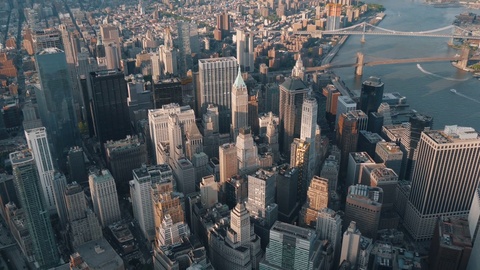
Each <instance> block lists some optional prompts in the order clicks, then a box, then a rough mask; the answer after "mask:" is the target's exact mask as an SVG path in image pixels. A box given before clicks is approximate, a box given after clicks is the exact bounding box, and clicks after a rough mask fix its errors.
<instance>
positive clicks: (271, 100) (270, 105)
mask: <svg viewBox="0 0 480 270" xmlns="http://www.w3.org/2000/svg"><path fill="white" fill-rule="evenodd" d="M279 108H280V86H279V85H278V84H277V83H267V84H266V85H265V111H267V112H272V113H274V114H275V115H279V114H280V109H279Z"/></svg>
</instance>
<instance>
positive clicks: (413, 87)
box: [332, 0, 480, 131]
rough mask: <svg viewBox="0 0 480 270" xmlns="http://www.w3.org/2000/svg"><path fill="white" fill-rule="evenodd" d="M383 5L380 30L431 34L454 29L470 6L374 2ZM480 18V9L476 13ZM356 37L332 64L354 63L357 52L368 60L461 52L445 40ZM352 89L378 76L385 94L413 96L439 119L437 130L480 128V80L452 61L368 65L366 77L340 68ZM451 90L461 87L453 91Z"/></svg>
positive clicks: (413, 0)
mask: <svg viewBox="0 0 480 270" xmlns="http://www.w3.org/2000/svg"><path fill="white" fill-rule="evenodd" d="M366 2H371V3H378V4H382V5H383V6H384V7H385V8H386V11H385V13H386V15H387V16H385V18H384V19H383V21H382V22H380V24H379V25H378V26H379V27H382V28H386V29H391V30H398V31H407V32H417V31H427V30H432V29H437V28H441V27H444V26H448V25H451V24H452V23H453V21H454V19H455V15H458V14H460V13H462V12H465V11H469V10H468V9H466V8H463V7H458V8H435V7H433V6H428V5H426V4H425V3H424V2H423V1H420V0H410V1H409V0H368V1H366ZM470 12H474V13H475V12H476V13H479V14H480V10H470ZM360 38H361V36H357V35H355V36H354V35H352V36H350V38H349V39H348V40H347V41H346V43H345V44H344V45H343V47H342V48H341V49H340V51H339V53H338V54H337V56H336V57H335V58H334V59H333V61H332V64H338V63H353V62H354V61H355V57H356V53H357V52H359V51H360V52H363V53H364V54H365V59H366V61H369V60H370V61H372V60H382V59H397V58H416V57H447V56H454V55H455V54H457V53H458V54H460V52H459V51H457V50H455V49H453V48H450V47H448V45H447V42H448V40H447V39H445V38H430V37H399V36H374V35H370V36H369V35H367V36H365V38H366V43H365V44H361V42H360ZM335 73H336V74H337V75H339V76H340V77H341V79H342V80H343V81H344V82H345V84H346V86H347V87H349V88H350V89H360V88H361V83H362V81H363V80H365V79H366V78H368V77H369V76H377V77H380V78H381V79H382V81H383V82H384V83H385V92H399V93H400V94H401V95H403V96H406V97H407V102H408V104H410V108H411V109H415V110H417V111H418V112H420V113H425V114H428V115H431V116H433V118H434V128H435V129H443V127H444V125H454V124H456V125H461V126H471V127H474V128H475V129H476V130H477V131H479V130H480V81H479V80H477V79H476V78H473V77H472V74H471V73H468V72H465V71H461V70H458V69H456V68H455V67H453V66H452V65H451V64H450V62H433V63H420V64H419V65H417V64H400V65H399V64H396V65H379V66H373V67H369V66H365V67H364V70H363V76H362V77H359V76H355V75H354V69H353V68H351V67H350V68H340V69H336V70H335ZM450 89H456V90H457V93H452V92H451V91H450Z"/></svg>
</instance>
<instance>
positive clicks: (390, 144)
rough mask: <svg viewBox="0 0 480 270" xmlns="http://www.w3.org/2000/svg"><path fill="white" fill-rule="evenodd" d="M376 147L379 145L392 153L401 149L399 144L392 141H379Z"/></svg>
mask: <svg viewBox="0 0 480 270" xmlns="http://www.w3.org/2000/svg"><path fill="white" fill-rule="evenodd" d="M377 147H380V148H381V149H383V150H384V151H386V152H388V153H390V154H394V153H401V152H402V151H401V150H400V146H398V145H397V144H396V143H394V142H379V143H378V144H377Z"/></svg>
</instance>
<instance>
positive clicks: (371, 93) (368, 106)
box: [359, 77, 384, 115]
mask: <svg viewBox="0 0 480 270" xmlns="http://www.w3.org/2000/svg"><path fill="white" fill-rule="evenodd" d="M383 87H384V83H383V82H382V80H380V78H377V77H370V78H368V79H367V80H365V81H364V82H363V83H362V91H361V94H360V105H359V107H360V110H362V111H363V112H364V113H366V114H367V115H370V113H371V112H376V111H377V110H378V107H380V103H382V98H383Z"/></svg>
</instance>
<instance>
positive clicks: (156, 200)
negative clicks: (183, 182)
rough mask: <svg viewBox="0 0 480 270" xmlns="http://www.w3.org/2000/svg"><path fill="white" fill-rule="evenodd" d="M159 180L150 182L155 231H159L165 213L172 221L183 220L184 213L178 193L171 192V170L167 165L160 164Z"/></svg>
mask: <svg viewBox="0 0 480 270" xmlns="http://www.w3.org/2000/svg"><path fill="white" fill-rule="evenodd" d="M161 166H162V168H161V180H160V181H157V182H154V183H153V184H152V189H151V193H152V200H153V216H154V219H155V233H156V234H158V233H159V229H160V227H161V226H162V223H163V220H164V219H165V217H166V216H167V215H169V216H170V218H171V219H172V222H173V223H178V222H184V221H185V214H184V211H183V208H182V201H181V200H180V197H179V196H178V193H177V194H175V193H174V192H173V181H174V179H173V176H172V170H171V169H170V167H169V166H168V165H161Z"/></svg>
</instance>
